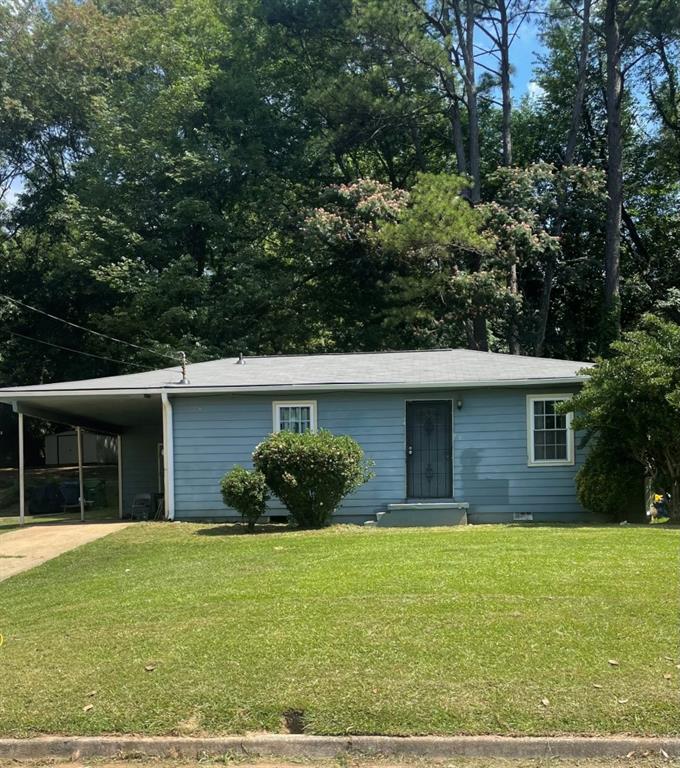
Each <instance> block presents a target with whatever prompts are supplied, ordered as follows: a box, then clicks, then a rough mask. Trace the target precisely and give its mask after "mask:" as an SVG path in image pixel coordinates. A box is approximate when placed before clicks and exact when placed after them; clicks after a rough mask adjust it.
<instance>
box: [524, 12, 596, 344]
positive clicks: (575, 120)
mask: <svg viewBox="0 0 680 768" xmlns="http://www.w3.org/2000/svg"><path fill="white" fill-rule="evenodd" d="M590 8H591V0H584V2H583V26H582V27H581V44H580V46H579V59H578V75H577V80H576V91H575V93H574V101H573V103H572V107H571V122H570V124H569V133H568V134H567V143H566V146H565V149H564V158H563V160H564V165H565V166H566V165H571V164H572V162H573V161H574V155H575V154H576V145H577V142H578V133H579V128H580V126H581V116H582V114H583V99H584V97H585V92H586V78H587V75H588V52H589V50H590ZM565 204H566V201H565V200H564V199H562V200H561V201H560V203H559V207H558V211H557V216H556V220H555V228H554V230H553V234H554V235H556V236H557V237H560V236H561V234H562V230H563V228H564V206H565ZM555 267H556V264H555V257H554V256H553V255H551V256H550V261H549V263H548V264H547V265H546V268H545V274H544V276H543V290H542V292H541V301H540V304H539V307H538V318H537V324H536V336H535V341H534V354H535V355H536V356H537V357H542V356H543V350H544V348H545V334H546V331H547V328H548V318H549V317H550V299H551V296H552V286H553V279H554V277H555Z"/></svg>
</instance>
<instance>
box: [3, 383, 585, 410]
mask: <svg viewBox="0 0 680 768" xmlns="http://www.w3.org/2000/svg"><path fill="white" fill-rule="evenodd" d="M587 380H588V376H569V377H561V378H549V379H547V378H546V379H540V378H539V379H507V380H505V381H504V380H498V379H491V380H487V381H438V382H413V381H397V382H376V383H370V382H369V383H366V382H363V383H362V382H356V383H354V382H351V383H350V382H348V383H344V384H343V383H338V384H335V383H318V384H314V383H309V384H257V385H248V384H244V385H242V386H239V385H234V386H221V387H220V386H204V387H203V386H199V385H194V384H188V385H187V384H175V385H171V386H166V387H150V388H139V389H51V390H46V391H42V392H36V391H35V390H25V391H23V392H22V391H21V390H14V391H12V392H6V393H0V403H9V404H12V403H13V402H14V401H16V400H19V399H22V400H23V399H25V398H30V399H34V398H35V399H38V398H42V397H101V396H103V395H109V396H115V395H162V394H172V395H213V394H238V393H239V392H248V393H250V392H261V393H264V394H267V393H274V392H321V391H328V392H346V391H352V390H355V391H371V390H372V391H394V390H422V389H456V390H464V389H482V388H502V387H546V386H547V387H551V386H565V385H572V386H577V385H579V384H583V383H584V382H585V381H587Z"/></svg>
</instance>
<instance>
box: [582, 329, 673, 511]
mask: <svg viewBox="0 0 680 768" xmlns="http://www.w3.org/2000/svg"><path fill="white" fill-rule="evenodd" d="M588 373H589V376H590V378H589V380H588V381H587V382H586V384H585V385H584V387H583V389H582V390H581V392H580V393H579V394H577V395H576V396H575V397H574V398H573V399H572V400H571V401H570V402H569V408H570V410H573V411H574V414H575V416H574V428H575V429H578V430H585V431H586V433H587V434H588V435H589V436H590V439H591V440H595V441H596V443H597V446H598V447H597V448H596V450H594V451H592V452H591V453H590V455H589V458H588V460H587V467H588V468H587V469H586V470H585V471H586V472H590V473H593V472H594V471H595V467H597V468H598V469H599V474H600V476H601V477H604V478H607V481H608V484H611V485H612V486H614V485H615V484H616V482H617V479H618V476H617V475H615V474H613V471H614V468H615V467H616V466H620V465H621V463H622V462H623V463H624V464H625V462H629V463H633V464H635V465H637V466H638V467H640V468H641V470H642V472H643V473H644V476H645V477H647V478H648V479H649V480H650V481H651V482H652V483H653V484H654V485H655V486H656V487H659V486H662V487H665V488H666V489H667V490H668V491H669V492H670V494H671V505H670V508H671V517H672V518H673V519H674V520H680V326H678V325H677V324H675V323H672V322H669V321H665V320H661V319H659V318H657V317H654V316H652V315H647V316H645V317H644V318H643V320H642V321H641V323H640V325H639V328H638V329H637V330H635V331H629V332H627V333H624V335H623V339H622V340H621V341H617V342H614V343H613V344H612V350H611V356H610V357H609V358H608V359H605V360H600V361H599V362H598V363H597V365H596V366H595V368H593V369H590V370H589V371H588ZM614 448H615V449H616V451H618V453H619V460H618V462H611V461H609V457H610V455H611V452H612V450H613V449H614ZM582 471H584V470H582Z"/></svg>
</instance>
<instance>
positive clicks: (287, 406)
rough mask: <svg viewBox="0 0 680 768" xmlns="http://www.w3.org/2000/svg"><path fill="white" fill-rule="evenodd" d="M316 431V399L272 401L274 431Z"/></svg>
mask: <svg viewBox="0 0 680 768" xmlns="http://www.w3.org/2000/svg"><path fill="white" fill-rule="evenodd" d="M283 431H288V432H316V400H305V401H302V400H289V401H280V402H275V403H274V432H283Z"/></svg>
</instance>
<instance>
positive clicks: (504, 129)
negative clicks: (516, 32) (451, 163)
mask: <svg viewBox="0 0 680 768" xmlns="http://www.w3.org/2000/svg"><path fill="white" fill-rule="evenodd" d="M498 15H499V18H500V26H501V39H500V57H501V73H500V74H501V96H502V101H503V115H502V120H501V136H502V142H503V165H505V166H508V165H512V130H511V117H512V101H511V94H510V29H509V26H508V7H507V5H506V0H498Z"/></svg>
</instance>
